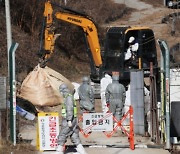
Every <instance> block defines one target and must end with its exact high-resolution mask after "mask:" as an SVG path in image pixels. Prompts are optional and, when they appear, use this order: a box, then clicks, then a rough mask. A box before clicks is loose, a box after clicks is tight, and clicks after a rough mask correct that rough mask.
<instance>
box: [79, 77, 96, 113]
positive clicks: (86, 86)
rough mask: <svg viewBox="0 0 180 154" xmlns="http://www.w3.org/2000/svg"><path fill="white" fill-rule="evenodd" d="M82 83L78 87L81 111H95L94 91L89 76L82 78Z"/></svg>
mask: <svg viewBox="0 0 180 154" xmlns="http://www.w3.org/2000/svg"><path fill="white" fill-rule="evenodd" d="M82 82H83V83H82V84H81V85H80V86H79V88H78V94H79V103H80V109H81V112H82V113H83V112H92V113H93V112H95V99H94V91H93V88H92V87H91V85H90V79H89V77H87V76H84V77H83V78H82Z"/></svg>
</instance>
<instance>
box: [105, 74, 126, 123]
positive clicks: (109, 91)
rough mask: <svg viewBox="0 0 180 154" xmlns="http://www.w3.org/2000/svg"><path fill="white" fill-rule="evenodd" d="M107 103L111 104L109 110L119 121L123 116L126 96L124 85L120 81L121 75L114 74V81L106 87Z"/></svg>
mask: <svg viewBox="0 0 180 154" xmlns="http://www.w3.org/2000/svg"><path fill="white" fill-rule="evenodd" d="M105 96H106V103H107V104H109V111H110V112H111V113H112V114H113V116H114V117H115V118H116V119H117V120H118V121H119V120H121V118H122V110H123V107H124V103H125V98H126V90H125V87H124V85H122V84H120V83H119V75H113V76H112V83H110V84H109V85H108V86H107V88H106V93H105Z"/></svg>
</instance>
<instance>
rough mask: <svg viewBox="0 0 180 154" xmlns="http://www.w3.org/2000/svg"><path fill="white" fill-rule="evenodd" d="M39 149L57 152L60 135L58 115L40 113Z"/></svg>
mask: <svg viewBox="0 0 180 154" xmlns="http://www.w3.org/2000/svg"><path fill="white" fill-rule="evenodd" d="M37 134H38V145H37V147H38V149H39V150H40V151H44V150H55V148H56V147H57V136H58V135H59V117H58V113H38V133H37Z"/></svg>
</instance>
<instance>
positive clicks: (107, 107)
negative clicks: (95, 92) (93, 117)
mask: <svg viewBox="0 0 180 154" xmlns="http://www.w3.org/2000/svg"><path fill="white" fill-rule="evenodd" d="M109 106H110V104H109V102H107V103H106V113H109Z"/></svg>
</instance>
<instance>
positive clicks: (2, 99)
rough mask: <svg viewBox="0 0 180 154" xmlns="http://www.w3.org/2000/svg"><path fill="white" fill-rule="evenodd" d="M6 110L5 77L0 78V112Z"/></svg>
mask: <svg viewBox="0 0 180 154" xmlns="http://www.w3.org/2000/svg"><path fill="white" fill-rule="evenodd" d="M1 109H6V77H0V110H1Z"/></svg>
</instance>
